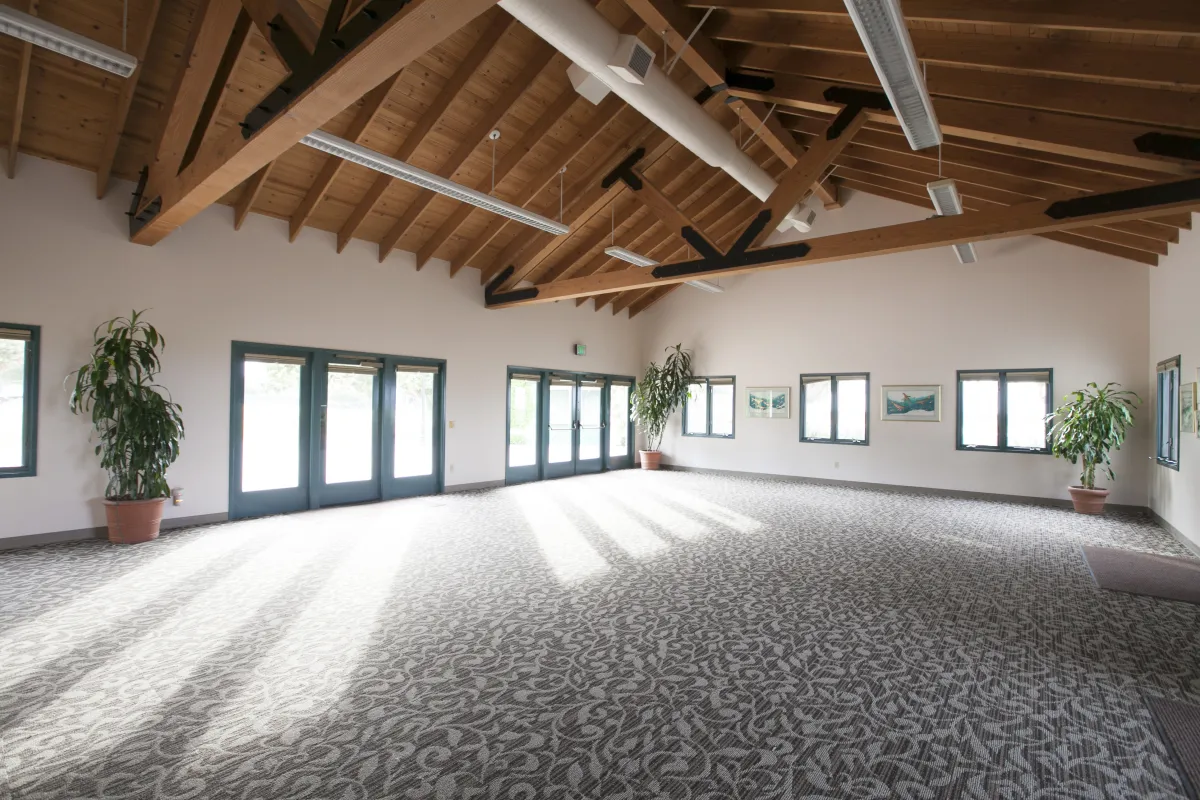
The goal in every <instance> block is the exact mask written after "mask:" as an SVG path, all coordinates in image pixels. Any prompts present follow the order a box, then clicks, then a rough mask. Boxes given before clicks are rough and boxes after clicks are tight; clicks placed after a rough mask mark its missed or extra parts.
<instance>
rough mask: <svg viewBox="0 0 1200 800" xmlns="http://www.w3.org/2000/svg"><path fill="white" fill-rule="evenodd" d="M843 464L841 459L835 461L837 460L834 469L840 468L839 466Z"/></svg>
mask: <svg viewBox="0 0 1200 800" xmlns="http://www.w3.org/2000/svg"><path fill="white" fill-rule="evenodd" d="M841 466H842V462H840V461H835V462H833V468H834V469H838V468H839V467H841Z"/></svg>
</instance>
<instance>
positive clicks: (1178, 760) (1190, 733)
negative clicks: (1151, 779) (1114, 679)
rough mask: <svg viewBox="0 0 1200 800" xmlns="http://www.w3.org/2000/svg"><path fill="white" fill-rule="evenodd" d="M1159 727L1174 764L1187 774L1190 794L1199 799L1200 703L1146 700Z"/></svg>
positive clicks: (1183, 773) (1160, 699)
mask: <svg viewBox="0 0 1200 800" xmlns="http://www.w3.org/2000/svg"><path fill="white" fill-rule="evenodd" d="M1146 702H1147V705H1149V706H1150V713H1152V714H1153V715H1154V721H1155V723H1157V725H1158V731H1159V733H1160V734H1161V735H1162V737H1163V739H1164V740H1165V741H1166V743H1167V746H1168V747H1169V749H1170V751H1171V755H1172V756H1174V760H1175V768H1176V769H1177V770H1178V771H1179V772H1180V773H1181V774H1182V776H1183V777H1184V779H1185V780H1184V784H1185V786H1186V788H1187V789H1188V790H1190V794H1189V797H1191V798H1193V800H1200V793H1198V791H1197V787H1200V706H1194V705H1192V704H1191V703H1181V702H1179V701H1178V700H1168V699H1166V698H1162V697H1151V698H1150V699H1149V700H1147V701H1146Z"/></svg>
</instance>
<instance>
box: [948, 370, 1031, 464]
mask: <svg viewBox="0 0 1200 800" xmlns="http://www.w3.org/2000/svg"><path fill="white" fill-rule="evenodd" d="M1052 377H1053V374H1052V371H1051V370H999V371H995V372H959V373H958V395H959V404H958V446H959V449H964V450H996V451H1001V452H1004V451H1012V452H1020V453H1047V452H1049V449H1048V442H1047V439H1046V432H1047V425H1046V415H1047V414H1049V413H1050V412H1051V410H1052V408H1051V405H1052V395H1051V391H1052V386H1051V384H1052Z"/></svg>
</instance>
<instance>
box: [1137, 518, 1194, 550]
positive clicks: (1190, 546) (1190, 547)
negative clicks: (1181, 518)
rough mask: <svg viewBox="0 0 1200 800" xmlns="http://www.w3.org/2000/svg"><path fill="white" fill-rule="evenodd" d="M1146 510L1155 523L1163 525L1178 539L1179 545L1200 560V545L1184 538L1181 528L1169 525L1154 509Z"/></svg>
mask: <svg viewBox="0 0 1200 800" xmlns="http://www.w3.org/2000/svg"><path fill="white" fill-rule="evenodd" d="M1146 510H1147V511H1148V512H1149V513H1150V516H1151V517H1153V518H1154V521H1155V522H1157V523H1158V524H1159V525H1161V526H1162V527H1163V528H1165V529H1166V530H1167V532H1168V533H1170V534H1171V535H1172V536H1174V537H1175V538H1176V539H1178V540H1179V543H1180V544H1181V545H1183V547H1184V549H1185V550H1187V551H1188V552H1189V553H1191V554H1192V555H1194V556H1196V557H1197V558H1200V544H1197V543H1196V542H1193V541H1192V540H1191V539H1189V538H1188V537H1186V536H1184V535H1183V531H1181V530H1179V528H1176V527H1175V526H1174V525H1172V524H1171V523H1169V522H1167V521H1166V520H1165V519H1163V518H1162V517H1161V516H1159V514H1158V512H1157V511H1155V510H1154V509H1153V508H1148V509H1146Z"/></svg>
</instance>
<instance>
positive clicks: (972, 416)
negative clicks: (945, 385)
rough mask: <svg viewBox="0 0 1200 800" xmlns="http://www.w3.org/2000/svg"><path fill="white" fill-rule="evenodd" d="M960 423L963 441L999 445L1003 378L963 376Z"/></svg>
mask: <svg viewBox="0 0 1200 800" xmlns="http://www.w3.org/2000/svg"><path fill="white" fill-rule="evenodd" d="M1043 408H1044V406H1043ZM961 424H962V443H963V444H964V445H967V446H974V447H998V446H999V444H1000V442H999V441H998V436H999V434H998V431H997V429H998V428H999V426H1000V381H999V380H998V379H996V378H984V379H979V380H971V379H964V380H963V382H962V420H961Z"/></svg>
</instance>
